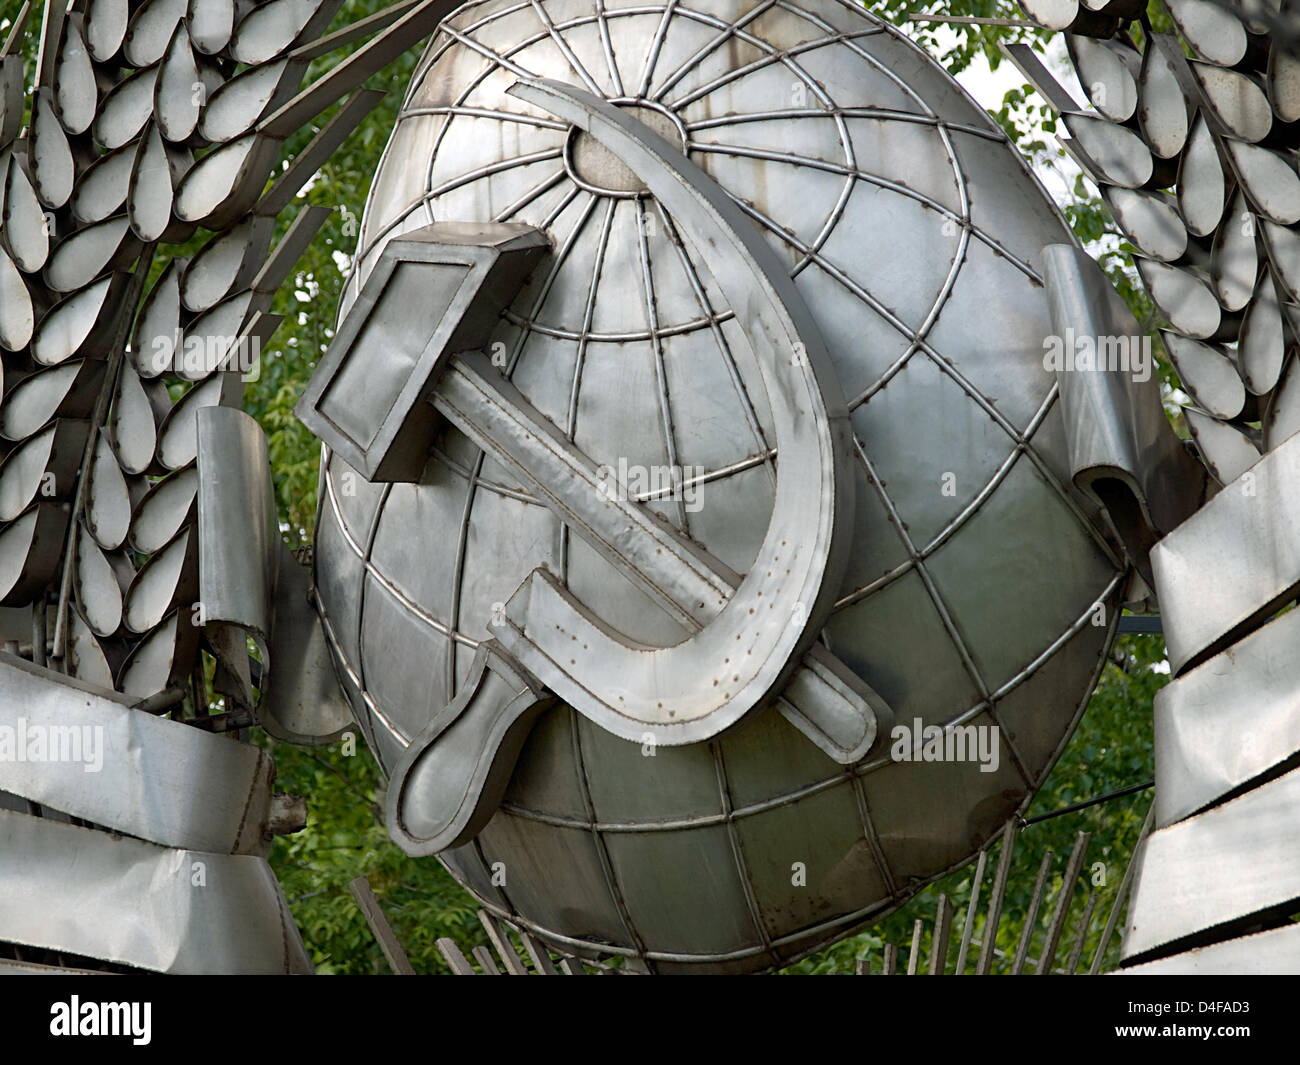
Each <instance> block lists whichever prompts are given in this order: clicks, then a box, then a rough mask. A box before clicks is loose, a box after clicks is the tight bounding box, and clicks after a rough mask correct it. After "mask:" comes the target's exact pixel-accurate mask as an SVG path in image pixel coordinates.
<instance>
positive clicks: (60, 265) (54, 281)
mask: <svg viewBox="0 0 1300 1065" xmlns="http://www.w3.org/2000/svg"><path fill="white" fill-rule="evenodd" d="M139 254H140V244H139V242H138V241H137V240H136V238H135V237H134V236H133V235H132V234H131V231H130V223H129V222H128V220H127V216H126V215H124V214H123V215H115V216H114V217H112V218H106V219H105V220H104V221H102V222H96V223H95V224H94V225H90V226H87V227H86V228H85V229H79V230H78V231H77V232H75V233H73V234H72V235H71V236H68V237H65V238H64V239H63V240H62V241H60V242H59V243H58V244H56V245H55V247H54V250H53V251H52V252H51V253H50V261H49V262H48V263H46V264H45V273H44V277H45V284H46V285H48V286H49V287H50V288H51V289H53V290H54V291H55V292H72V291H74V290H76V289H79V288H82V287H83V286H85V285H89V284H90V283H91V282H92V281H94V280H95V278H97V277H99V276H100V274H102V273H104V271H106V270H112V269H116V268H117V267H120V266H129V265H130V264H131V263H132V262H133V261H134V260H135V258H136V256H137V255H139Z"/></svg>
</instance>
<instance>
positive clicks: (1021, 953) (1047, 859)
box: [1011, 850, 1052, 976]
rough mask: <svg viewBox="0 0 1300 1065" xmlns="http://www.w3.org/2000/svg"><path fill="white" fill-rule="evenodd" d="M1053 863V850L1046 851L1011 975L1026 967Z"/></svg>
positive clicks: (1012, 963) (1039, 867) (1015, 974)
mask: <svg viewBox="0 0 1300 1065" xmlns="http://www.w3.org/2000/svg"><path fill="white" fill-rule="evenodd" d="M1051 864H1052V852H1051V851H1050V850H1049V851H1046V852H1044V854H1043V860H1042V861H1041V862H1040V863H1039V865H1038V879H1037V880H1036V881H1035V882H1034V893H1033V895H1031V896H1030V898H1029V910H1028V911H1027V912H1026V913H1025V926H1024V929H1023V930H1022V931H1021V933H1020V943H1019V944H1018V945H1017V946H1016V954H1015V957H1014V958H1013V959H1012V961H1011V975H1012V976H1019V975H1020V974H1021V972H1022V971H1023V970H1024V967H1025V958H1026V956H1027V955H1028V954H1029V942H1030V940H1031V939H1033V937H1034V925H1035V924H1036V923H1037V921H1038V908H1039V907H1040V906H1041V905H1042V903H1043V887H1044V885H1045V884H1046V883H1047V871H1048V869H1049V868H1050V867H1051Z"/></svg>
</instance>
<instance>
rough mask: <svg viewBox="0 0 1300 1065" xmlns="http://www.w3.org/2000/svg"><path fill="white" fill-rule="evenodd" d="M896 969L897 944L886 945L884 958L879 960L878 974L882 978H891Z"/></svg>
mask: <svg viewBox="0 0 1300 1065" xmlns="http://www.w3.org/2000/svg"><path fill="white" fill-rule="evenodd" d="M897 968H898V944H896V943H886V944H885V954H884V958H883V959H882V960H881V965H880V972H881V975H882V976H893V975H894V970H895V969H897Z"/></svg>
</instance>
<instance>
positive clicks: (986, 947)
mask: <svg viewBox="0 0 1300 1065" xmlns="http://www.w3.org/2000/svg"><path fill="white" fill-rule="evenodd" d="M1016 828H1017V822H1016V819H1015V818H1012V819H1011V820H1010V821H1008V822H1007V827H1006V828H1004V829H1003V830H1002V850H1001V851H1000V852H999V853H998V868H997V872H996V873H995V874H994V876H993V890H992V891H991V892H990V893H989V910H988V914H987V915H986V916H985V918H984V934H983V935H982V936H981V937H980V956H979V961H978V962H977V963H976V965H975V972H976V974H978V975H979V976H987V975H988V974H989V973H990V972H991V971H992V969H993V953H994V951H996V950H997V945H998V926H999V925H1000V924H1001V923H1002V899H1003V896H1005V895H1006V892H1007V877H1008V876H1009V875H1010V874H1011V856H1012V854H1014V853H1015V849H1016Z"/></svg>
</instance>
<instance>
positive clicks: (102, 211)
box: [72, 144, 137, 222]
mask: <svg viewBox="0 0 1300 1065" xmlns="http://www.w3.org/2000/svg"><path fill="white" fill-rule="evenodd" d="M136 147H137V146H136V145H135V144H127V145H124V146H123V147H121V148H118V149H117V150H116V151H113V152H109V153H108V154H107V155H101V156H100V157H99V158H98V159H96V160H95V161H94V162H93V163H91V164H90V166H88V167H86V169H85V171H84V172H83V173H82V175H81V176H80V177H79V178H78V179H77V185H76V188H75V189H73V192H72V214H73V217H74V218H76V219H77V221H79V222H102V221H103V220H104V219H105V218H108V217H110V216H112V215H115V214H118V213H119V212H121V211H122V210H123V209H124V208H125V207H126V194H127V192H128V190H129V189H130V187H131V168H132V167H133V165H134V164H135V155H136Z"/></svg>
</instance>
